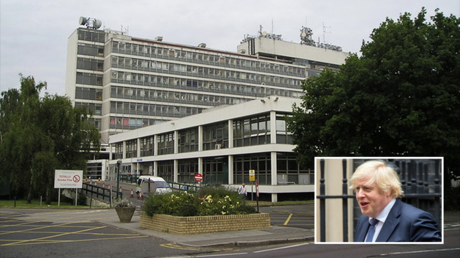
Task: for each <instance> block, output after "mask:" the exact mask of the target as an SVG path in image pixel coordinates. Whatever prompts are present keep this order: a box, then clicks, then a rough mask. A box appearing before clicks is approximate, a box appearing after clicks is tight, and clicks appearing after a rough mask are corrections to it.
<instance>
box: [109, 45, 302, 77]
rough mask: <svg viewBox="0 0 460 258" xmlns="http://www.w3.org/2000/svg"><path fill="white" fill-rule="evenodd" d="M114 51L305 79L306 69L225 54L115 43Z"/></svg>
mask: <svg viewBox="0 0 460 258" xmlns="http://www.w3.org/2000/svg"><path fill="white" fill-rule="evenodd" d="M112 51H113V52H115V53H122V54H128V55H137V56H146V57H166V58H168V59H183V60H184V61H189V62H199V63H208V64H211V65H217V66H230V67H235V68H240V69H245V70H248V69H252V70H259V71H261V72H267V73H284V74H295V75H297V76H301V77H305V69H303V68H299V67H297V66H292V65H288V64H282V63H275V62H267V61H264V60H249V59H245V58H237V57H230V56H224V55H223V54H209V53H204V52H199V51H196V50H184V49H174V48H171V47H161V46H152V45H144V44H135V43H125V42H123V41H121V42H117V41H115V42H113V46H112Z"/></svg>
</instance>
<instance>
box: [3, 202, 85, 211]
mask: <svg viewBox="0 0 460 258" xmlns="http://www.w3.org/2000/svg"><path fill="white" fill-rule="evenodd" d="M14 202H15V201H14V200H0V208H15V206H14ZM16 208H29V209H36V208H43V209H69V208H72V209H89V206H83V205H78V206H75V204H73V205H71V204H69V203H68V202H62V201H61V205H60V206H58V203H57V202H51V205H46V204H45V202H44V201H43V202H42V206H40V200H32V203H31V204H28V203H27V201H26V200H16Z"/></svg>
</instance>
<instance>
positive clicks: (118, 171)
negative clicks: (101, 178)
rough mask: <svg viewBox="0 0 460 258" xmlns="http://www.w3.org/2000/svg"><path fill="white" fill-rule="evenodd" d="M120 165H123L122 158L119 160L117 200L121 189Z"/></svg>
mask: <svg viewBox="0 0 460 258" xmlns="http://www.w3.org/2000/svg"><path fill="white" fill-rule="evenodd" d="M120 165H121V160H117V167H118V169H117V200H118V194H119V190H120Z"/></svg>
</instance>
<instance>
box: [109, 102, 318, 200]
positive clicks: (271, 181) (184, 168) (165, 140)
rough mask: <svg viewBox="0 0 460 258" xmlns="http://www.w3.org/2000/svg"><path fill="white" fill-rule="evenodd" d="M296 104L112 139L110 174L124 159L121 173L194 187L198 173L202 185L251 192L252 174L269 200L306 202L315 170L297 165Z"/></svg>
mask: <svg viewBox="0 0 460 258" xmlns="http://www.w3.org/2000/svg"><path fill="white" fill-rule="evenodd" d="M297 100H298V99H294V98H286V97H278V96H269V97H266V98H261V99H257V100H252V101H249V102H245V103H241V104H238V105H232V106H226V107H216V108H214V109H209V110H207V111H206V112H203V113H201V114H196V115H192V116H188V117H184V118H181V119H178V120H174V121H170V122H165V123H162V124H158V125H153V126H149V127H145V128H141V129H137V130H133V131H130V132H126V133H121V134H117V135H113V136H112V137H110V145H111V146H112V149H113V150H114V153H113V155H112V156H113V160H111V161H110V165H111V170H110V171H111V173H112V175H113V176H114V175H115V174H116V166H117V165H116V164H117V161H118V160H121V161H122V165H121V166H122V167H121V173H122V174H123V173H124V174H128V173H132V174H134V175H136V174H137V175H140V174H150V175H155V176H160V177H163V178H164V179H165V180H166V181H169V182H178V183H190V184H194V183H195V175H196V174H198V173H199V174H202V175H203V184H206V185H230V186H234V187H237V186H239V185H241V184H242V183H246V184H247V185H248V187H247V188H248V190H249V192H251V187H250V185H251V182H250V181H249V171H250V170H254V171H255V177H256V179H257V180H258V182H259V184H260V190H259V192H260V193H261V194H264V195H266V199H270V200H271V201H273V202H276V201H278V200H279V199H281V200H283V199H286V198H288V197H291V196H293V195H295V194H298V195H303V196H300V197H299V198H305V199H306V198H307V195H308V193H313V191H314V172H313V170H312V171H310V170H307V169H304V168H302V167H300V166H299V165H298V163H297V161H296V156H295V154H294V153H293V149H294V147H295V146H294V145H293V144H292V137H291V134H290V133H289V132H288V130H287V129H286V121H285V119H286V116H289V114H290V113H292V105H293V104H294V103H295V102H296V101H297ZM254 191H255V188H254V189H253V192H254ZM311 197H312V196H311Z"/></svg>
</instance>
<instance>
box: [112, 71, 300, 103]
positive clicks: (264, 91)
mask: <svg viewBox="0 0 460 258" xmlns="http://www.w3.org/2000/svg"><path fill="white" fill-rule="evenodd" d="M111 81H112V83H117V82H120V83H125V84H137V85H145V86H156V87H167V88H179V89H187V90H194V91H205V92H219V93H226V94H243V95H245V96H248V95H249V96H256V97H263V96H267V95H277V96H285V97H300V96H301V95H302V92H301V91H300V90H294V89H292V90H289V89H285V88H271V87H266V86H264V85H260V86H251V85H239V84H235V83H231V82H216V81H206V80H196V79H186V78H177V77H176V78H175V77H169V76H163V75H162V76H158V75H148V74H137V73H125V72H121V71H114V72H112V78H111ZM126 95H127V96H134V97H138V98H143V97H144V96H145V95H146V94H145V93H144V92H142V91H141V90H139V91H138V92H132V94H131V95H130V94H129V92H127V94H126Z"/></svg>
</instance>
